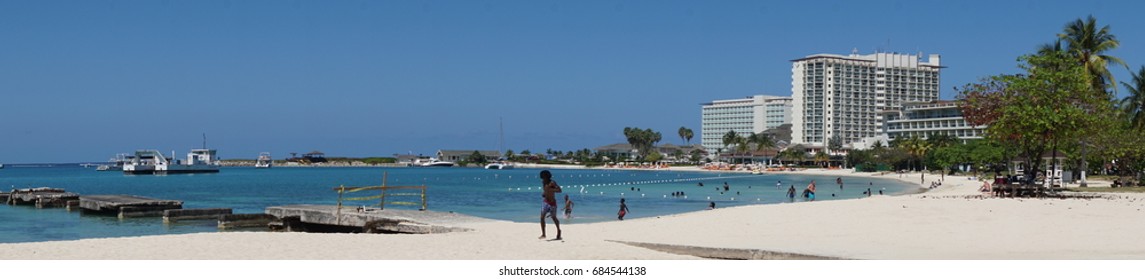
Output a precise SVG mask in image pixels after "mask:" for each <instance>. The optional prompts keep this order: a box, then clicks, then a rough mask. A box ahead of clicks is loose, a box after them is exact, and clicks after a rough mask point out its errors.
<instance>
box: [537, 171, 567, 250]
mask: <svg viewBox="0 0 1145 280" xmlns="http://www.w3.org/2000/svg"><path fill="white" fill-rule="evenodd" d="M541 190H543V191H544V193H543V194H541V197H542V203H541V204H542V205H541V237H537V239H545V216H546V215H549V216H551V217H553V224H554V225H556V226H557V238H555V239H553V240H561V221H560V220H557V197H556V193H559V192H561V186H559V185H557V182H556V181H553V174H552V173H550V172H549V171H548V170H541Z"/></svg>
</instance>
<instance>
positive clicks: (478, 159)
mask: <svg viewBox="0 0 1145 280" xmlns="http://www.w3.org/2000/svg"><path fill="white" fill-rule="evenodd" d="M465 161H467V162H471V163H476V164H485V163H486V162H488V161H487V160H485V155H483V154H481V152H478V151H473V153H472V154H469V157H468V158H466V159H465Z"/></svg>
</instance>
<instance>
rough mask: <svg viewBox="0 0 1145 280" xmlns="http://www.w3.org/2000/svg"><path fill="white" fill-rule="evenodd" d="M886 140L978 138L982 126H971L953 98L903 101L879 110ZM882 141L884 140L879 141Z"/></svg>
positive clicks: (982, 133)
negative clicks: (946, 137) (889, 107)
mask: <svg viewBox="0 0 1145 280" xmlns="http://www.w3.org/2000/svg"><path fill="white" fill-rule="evenodd" d="M883 117H884V120H885V122H884V123H885V124H884V131H885V132H886V134H887V140H888V141H890V140H895V139H901V138H910V137H914V136H917V137H919V138H923V139H926V138H927V137H929V136H930V135H949V136H953V137H955V138H958V139H959V140H962V141H963V142H966V141H967V140H972V139H982V137H983V136H984V131H985V129H986V127H985V126H977V127H976V126H971V125H970V124H969V123H967V122H966V118H964V117H963V116H962V109H961V108H960V107H959V106H958V102H957V101H951V100H936V101H930V102H904V103H903V105H902V108H901V109H895V110H887V111H885V112H883ZM883 144H886V143H883Z"/></svg>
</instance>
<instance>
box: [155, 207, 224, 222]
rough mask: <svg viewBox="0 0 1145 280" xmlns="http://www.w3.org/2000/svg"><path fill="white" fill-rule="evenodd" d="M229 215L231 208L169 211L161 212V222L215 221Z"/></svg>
mask: <svg viewBox="0 0 1145 280" xmlns="http://www.w3.org/2000/svg"><path fill="white" fill-rule="evenodd" d="M230 214H231V208H206V209H170V210H163V222H164V223H174V222H178V221H179V220H217V219H219V218H221V217H222V216H224V215H230Z"/></svg>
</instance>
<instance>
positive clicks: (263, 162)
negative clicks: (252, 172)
mask: <svg viewBox="0 0 1145 280" xmlns="http://www.w3.org/2000/svg"><path fill="white" fill-rule="evenodd" d="M271 162H273V161H272V160H270V153H267V152H262V153H259V154H258V160H257V161H255V162H254V168H270V166H271V165H272V164H273V163H271Z"/></svg>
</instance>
